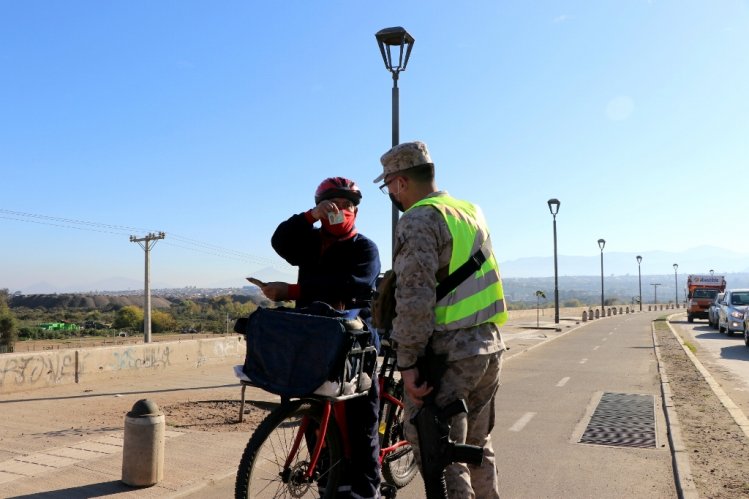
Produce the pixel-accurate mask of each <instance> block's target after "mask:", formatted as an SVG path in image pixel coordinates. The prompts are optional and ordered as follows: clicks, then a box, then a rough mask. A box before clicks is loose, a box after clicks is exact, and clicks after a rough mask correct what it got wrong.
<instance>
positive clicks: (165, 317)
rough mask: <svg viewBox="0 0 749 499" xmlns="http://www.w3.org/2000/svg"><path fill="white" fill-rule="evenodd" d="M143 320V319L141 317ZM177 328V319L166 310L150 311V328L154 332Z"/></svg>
mask: <svg viewBox="0 0 749 499" xmlns="http://www.w3.org/2000/svg"><path fill="white" fill-rule="evenodd" d="M141 320H143V319H141ZM175 329H177V321H175V320H174V317H172V316H171V314H169V313H167V312H162V311H161V310H152V311H151V330H152V331H153V332H154V333H164V332H166V331H174V330H175Z"/></svg>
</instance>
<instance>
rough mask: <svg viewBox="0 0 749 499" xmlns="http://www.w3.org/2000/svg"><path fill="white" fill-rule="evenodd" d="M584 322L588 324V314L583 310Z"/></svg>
mask: <svg viewBox="0 0 749 499" xmlns="http://www.w3.org/2000/svg"><path fill="white" fill-rule="evenodd" d="M583 322H588V312H587V311H586V310H583Z"/></svg>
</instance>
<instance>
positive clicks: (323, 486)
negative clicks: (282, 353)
mask: <svg viewBox="0 0 749 499" xmlns="http://www.w3.org/2000/svg"><path fill="white" fill-rule="evenodd" d="M321 415H322V407H321V405H320V404H319V403H316V402H314V401H309V400H293V401H291V402H288V403H286V404H283V405H281V406H280V407H278V408H277V409H275V410H274V411H273V412H271V413H270V414H269V415H268V416H267V417H266V418H265V419H264V420H263V421H262V423H260V425H259V426H258V427H257V429H256V430H255V432H254V433H253V434H252V437H251V438H250V441H249V442H248V443H247V447H246V448H245V450H244V453H243V454H242V460H241V461H240V463H239V469H238V470H237V481H236V483H235V486H234V494H235V497H236V498H237V499H239V498H242V499H261V498H264V497H294V498H299V497H321V498H333V497H335V495H336V492H337V488H338V482H339V480H340V476H341V470H342V468H343V462H342V459H343V458H342V452H341V442H340V436H339V434H338V429H337V427H336V425H335V423H334V422H333V421H332V419H331V422H330V423H329V425H328V431H327V432H326V436H325V444H324V446H323V448H322V451H321V453H320V458H319V459H318V462H317V466H316V469H315V471H314V473H313V475H312V479H311V480H308V479H306V478H305V473H306V471H307V470H308V469H309V465H310V461H311V456H312V451H313V449H314V435H315V427H318V428H319V425H320V419H321ZM305 420H306V421H309V424H310V425H312V426H311V427H310V426H308V430H307V432H306V436H302V438H301V440H300V443H299V448H298V450H297V452H296V455H295V456H294V458H293V459H292V461H291V463H290V464H289V466H288V467H285V463H286V460H287V459H288V457H289V455H290V453H291V450H292V447H293V445H294V441H295V439H296V438H297V435H298V434H299V432H300V428H301V425H302V422H303V421H305Z"/></svg>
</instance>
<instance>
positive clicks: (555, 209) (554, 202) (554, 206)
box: [546, 198, 561, 324]
mask: <svg viewBox="0 0 749 499" xmlns="http://www.w3.org/2000/svg"><path fill="white" fill-rule="evenodd" d="M546 204H548V205H549V211H550V212H551V216H552V217H554V324H559V273H558V272H557V213H559V205H560V204H561V203H560V202H559V200H558V199H556V198H552V199H549V200H548V201H546Z"/></svg>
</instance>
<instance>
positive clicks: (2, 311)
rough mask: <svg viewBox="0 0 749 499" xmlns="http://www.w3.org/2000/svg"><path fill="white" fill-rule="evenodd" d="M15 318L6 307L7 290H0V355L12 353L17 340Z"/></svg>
mask: <svg viewBox="0 0 749 499" xmlns="http://www.w3.org/2000/svg"><path fill="white" fill-rule="evenodd" d="M17 327H18V326H17V323H16V318H15V316H14V315H13V312H11V311H10V308H9V307H8V290H7V289H0V353H5V352H12V351H13V347H14V345H15V343H16V339H17V338H18V331H17Z"/></svg>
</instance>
